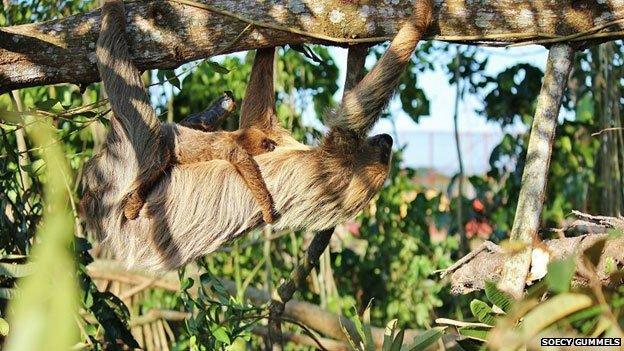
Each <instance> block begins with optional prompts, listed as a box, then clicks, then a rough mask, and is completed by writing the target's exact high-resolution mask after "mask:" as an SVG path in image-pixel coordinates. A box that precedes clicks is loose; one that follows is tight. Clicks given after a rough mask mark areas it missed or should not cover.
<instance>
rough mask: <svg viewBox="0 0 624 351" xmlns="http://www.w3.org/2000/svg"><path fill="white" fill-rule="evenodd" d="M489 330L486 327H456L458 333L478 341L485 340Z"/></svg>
mask: <svg viewBox="0 0 624 351" xmlns="http://www.w3.org/2000/svg"><path fill="white" fill-rule="evenodd" d="M489 331H490V330H489V329H487V328H474V327H461V328H459V329H457V332H458V333H459V334H460V335H463V336H465V337H468V338H471V339H475V340H479V341H486V340H487V337H488V333H489Z"/></svg>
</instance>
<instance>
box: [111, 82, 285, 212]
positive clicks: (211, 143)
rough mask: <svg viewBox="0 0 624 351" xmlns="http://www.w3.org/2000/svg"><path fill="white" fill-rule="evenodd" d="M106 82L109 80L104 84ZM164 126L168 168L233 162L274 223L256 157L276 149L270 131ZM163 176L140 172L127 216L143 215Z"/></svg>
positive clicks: (131, 191)
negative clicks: (211, 162)
mask: <svg viewBox="0 0 624 351" xmlns="http://www.w3.org/2000/svg"><path fill="white" fill-rule="evenodd" d="M106 85H107V84H106V82H105V83H104V86H105V87H106ZM109 97H110V94H109ZM113 110H114V108H113ZM163 129H166V130H163V135H162V136H161V137H163V138H170V139H172V140H170V141H169V140H168V142H167V144H169V145H173V152H172V153H170V157H169V160H168V162H166V161H165V164H164V167H166V168H167V169H168V168H170V167H173V166H175V165H184V164H191V163H196V162H203V161H211V160H225V161H228V162H230V163H232V165H234V167H235V168H236V170H237V171H238V173H240V175H241V176H242V177H243V180H244V181H245V183H246V184H247V186H248V187H249V190H251V193H252V195H253V197H254V198H255V199H256V201H257V202H258V204H260V208H261V209H262V219H263V220H264V221H265V222H267V223H273V220H274V209H273V199H272V198H271V194H270V193H269V191H268V189H267V187H266V184H265V183H264V180H263V179H262V174H261V173H260V168H259V167H258V164H257V163H256V161H255V160H254V159H253V156H258V155H261V154H263V153H265V152H269V151H273V150H274V149H275V145H276V144H275V142H274V141H273V140H271V139H269V138H268V137H267V135H266V133H264V132H263V131H262V130H260V129H258V128H244V129H239V130H237V131H234V132H223V131H221V132H204V131H197V130H195V129H189V128H185V127H182V126H180V125H172V124H165V125H163ZM148 167H149V165H148ZM162 176H163V172H142V173H139V175H138V178H137V179H136V180H135V181H134V183H133V184H132V186H131V190H130V193H129V194H128V196H127V199H126V200H125V203H124V205H123V206H124V216H125V217H126V218H127V219H135V218H137V217H138V216H139V211H140V210H141V208H142V207H143V204H144V203H145V198H146V197H147V195H148V194H149V193H150V191H151V190H152V188H153V187H154V185H155V184H156V182H158V181H159V180H160V178H162Z"/></svg>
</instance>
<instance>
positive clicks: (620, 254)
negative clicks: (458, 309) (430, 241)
mask: <svg viewBox="0 0 624 351" xmlns="http://www.w3.org/2000/svg"><path fill="white" fill-rule="evenodd" d="M602 228H603V232H606V231H607V230H609V229H611V228H607V227H604V226H603V227H602ZM569 229H570V228H569ZM573 231H576V230H573ZM605 238H606V239H607V240H606V242H605V245H604V248H603V251H602V254H601V256H600V260H599V263H598V265H597V268H596V272H597V273H598V276H599V279H600V281H601V283H602V284H603V285H605V286H618V285H619V284H622V283H623V281H622V276H621V275H619V274H610V268H609V265H615V267H621V266H622V265H624V236H620V237H609V236H608V235H607V234H588V235H582V236H578V237H572V238H563V239H553V240H546V241H544V242H543V244H544V246H542V247H545V248H546V251H547V252H548V253H549V256H550V260H555V259H563V258H566V257H569V256H572V255H573V256H575V257H576V261H577V267H578V266H579V265H580V263H581V257H580V253H582V252H583V250H585V249H586V248H588V247H590V246H591V245H592V244H594V243H595V242H596V241H598V240H603V239H605ZM473 252H476V254H472V253H471V254H469V256H470V258H469V259H468V260H464V261H462V262H461V264H459V265H453V266H452V267H451V268H450V269H449V270H448V271H445V272H444V274H445V275H446V274H450V282H451V291H452V292H453V294H468V293H470V292H473V291H477V290H482V289H483V288H484V287H485V282H486V281H498V280H499V279H500V277H501V273H502V270H503V266H504V263H505V262H506V261H507V260H508V255H507V254H506V253H505V252H504V250H503V249H502V248H501V247H499V246H497V245H496V244H493V243H489V245H484V246H482V247H480V248H478V249H477V250H475V251H473ZM467 257H468V256H467ZM533 264H538V263H533ZM541 264H544V263H541ZM531 268H532V267H531ZM529 283H531V282H529ZM573 283H574V285H578V286H584V285H587V283H588V281H587V278H586V277H585V276H583V275H582V274H577V275H576V276H575V277H574V280H573Z"/></svg>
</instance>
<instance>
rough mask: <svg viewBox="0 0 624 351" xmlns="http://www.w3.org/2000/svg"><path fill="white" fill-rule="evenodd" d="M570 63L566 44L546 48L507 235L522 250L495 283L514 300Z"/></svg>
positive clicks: (523, 274)
mask: <svg viewBox="0 0 624 351" xmlns="http://www.w3.org/2000/svg"><path fill="white" fill-rule="evenodd" d="M573 60H574V49H573V48H572V47H571V46H570V45H567V44H557V45H554V46H553V47H552V48H551V49H550V52H549V54H548V63H547V65H546V72H545V74H544V81H543V83H542V89H541V91H540V95H539V97H538V100H537V107H536V110H535V117H534V119H533V125H532V127H531V135H530V136H529V146H528V149H527V156H526V161H525V166H524V171H523V173H522V186H521V188H520V194H519V196H518V207H517V208H516V214H515V218H514V223H513V227H512V229H511V234H510V240H511V241H516V242H522V243H524V244H525V245H526V247H525V248H524V249H521V250H519V252H517V253H513V254H511V255H510V257H509V259H508V260H506V261H505V266H504V268H503V273H502V275H501V280H500V282H499V284H498V287H499V288H500V289H501V290H504V291H506V292H508V293H510V294H512V295H513V296H515V297H517V298H519V297H521V296H522V294H523V291H524V286H525V282H526V277H527V275H528V272H529V268H530V264H531V246H532V245H533V241H534V239H535V238H536V237H537V231H538V229H539V225H540V215H541V213H542V207H543V204H544V197H545V192H546V184H547V181H548V168H549V165H550V156H551V154H552V148H553V143H554V138H555V129H556V127H557V117H558V116H559V110H560V108H561V100H562V99H563V92H564V90H565V88H566V86H567V82H568V76H569V75H570V70H571V69H572V62H573Z"/></svg>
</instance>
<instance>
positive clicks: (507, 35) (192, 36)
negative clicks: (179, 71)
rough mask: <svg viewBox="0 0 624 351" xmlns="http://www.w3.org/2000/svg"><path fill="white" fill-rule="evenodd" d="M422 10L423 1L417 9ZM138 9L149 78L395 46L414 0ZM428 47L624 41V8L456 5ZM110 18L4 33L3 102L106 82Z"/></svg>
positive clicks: (137, 48)
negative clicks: (199, 67) (269, 51)
mask: <svg viewBox="0 0 624 351" xmlns="http://www.w3.org/2000/svg"><path fill="white" fill-rule="evenodd" d="M416 1H418V0H416ZM391 3H395V2H386V1H383V2H382V1H370V2H368V1H367V2H358V1H333V0H290V1H285V0H272V1H262V2H257V1H237V0H215V1H207V0H197V1H195V0H169V1H146V0H135V1H132V2H129V3H127V4H126V8H127V11H126V13H127V18H128V27H127V30H128V34H129V42H130V47H131V51H132V55H133V57H134V60H135V62H136V64H137V66H138V67H139V68H140V69H143V70H145V69H154V68H174V67H178V66H180V65H181V64H183V63H186V62H189V61H193V60H197V59H201V58H206V57H210V56H214V55H218V54H224V53H230V52H236V51H243V50H251V49H256V48H259V47H268V46H276V45H285V44H301V43H304V42H305V43H324V44H333V45H342V46H346V45H349V44H355V43H362V42H369V43H376V42H380V41H383V40H386V39H388V38H390V37H392V36H393V35H394V33H396V30H397V28H398V26H399V25H400V23H401V22H402V21H403V19H404V18H406V17H407V16H408V15H409V13H408V12H409V11H410V10H409V9H410V8H411V6H409V5H408V4H407V0H401V1H398V3H396V4H391ZM434 18H435V20H436V21H435V23H434V24H433V25H432V27H431V30H430V31H429V33H428V38H433V39H438V40H445V41H452V42H460V43H468V44H475V43H476V44H487V45H506V44H512V43H535V42H537V43H544V44H548V43H551V42H557V41H574V42H578V43H579V45H586V44H590V43H595V42H600V41H605V40H611V39H617V38H622V37H624V30H622V22H624V6H622V4H621V0H606V1H600V2H597V1H589V0H562V1H548V0H485V1H464V0H447V1H439V0H438V1H437V2H436V14H435V16H434ZM99 23H100V11H99V10H95V11H91V12H88V13H84V14H77V15H73V16H69V17H67V18H63V19H59V20H53V21H48V22H43V23H34V24H26V25H19V26H13V27H4V28H0V93H2V92H6V91H8V90H11V89H17V88H25V87H30V86H37V85H45V84H55V83H74V84H83V85H84V84H89V83H92V82H96V81H98V80H99V77H98V73H97V70H96V66H95V43H96V40H97V35H98V31H99V27H100V25H99Z"/></svg>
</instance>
